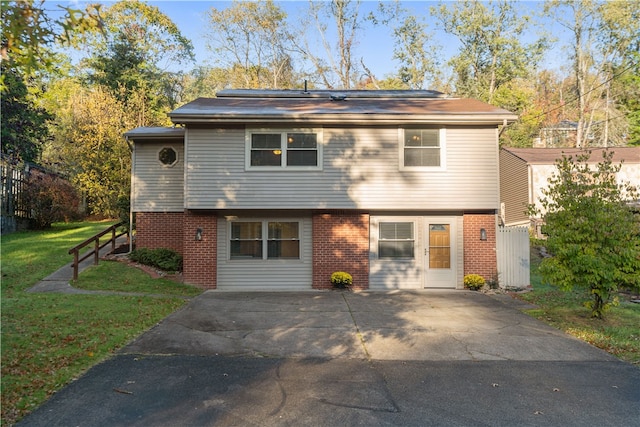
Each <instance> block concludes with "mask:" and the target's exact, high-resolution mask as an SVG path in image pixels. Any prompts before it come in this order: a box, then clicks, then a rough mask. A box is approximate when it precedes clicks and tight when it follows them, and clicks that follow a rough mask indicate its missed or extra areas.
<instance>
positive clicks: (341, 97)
mask: <svg viewBox="0 0 640 427" xmlns="http://www.w3.org/2000/svg"><path fill="white" fill-rule="evenodd" d="M345 99H347V95H344V94H339V95H331V100H332V101H344V100H345Z"/></svg>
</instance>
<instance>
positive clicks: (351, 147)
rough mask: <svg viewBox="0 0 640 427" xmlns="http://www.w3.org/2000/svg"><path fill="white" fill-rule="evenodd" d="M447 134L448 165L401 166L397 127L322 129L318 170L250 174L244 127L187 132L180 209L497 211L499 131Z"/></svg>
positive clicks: (468, 130)
mask: <svg viewBox="0 0 640 427" xmlns="http://www.w3.org/2000/svg"><path fill="white" fill-rule="evenodd" d="M446 132H447V138H446V169H445V170H437V171H430V170H419V171H416V170H400V165H399V153H400V150H399V148H398V128H397V127H384V128H382V127H376V128H329V127H325V128H324V129H323V153H322V158H323V165H322V166H323V167H322V170H319V171H313V170H311V171H291V170H289V171H287V170H282V171H255V170H245V131H244V129H202V128H198V129H188V131H187V136H186V141H187V146H186V157H187V162H188V164H189V168H188V170H187V173H186V177H187V183H188V185H187V188H186V194H185V207H186V208H189V209H272V208H274V209H322V208H334V209H349V208H359V209H411V210H417V209H429V210H438V209H447V210H451V209H460V210H463V209H498V207H499V200H498V198H499V189H498V172H497V171H498V146H497V132H496V129H495V128H494V127H483V128H477V127H476V128H463V127H458V128H448V129H447V130H446Z"/></svg>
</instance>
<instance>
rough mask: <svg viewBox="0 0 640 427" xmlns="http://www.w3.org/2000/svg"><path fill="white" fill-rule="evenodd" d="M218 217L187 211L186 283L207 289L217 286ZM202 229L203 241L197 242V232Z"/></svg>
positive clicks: (185, 234)
mask: <svg viewBox="0 0 640 427" xmlns="http://www.w3.org/2000/svg"><path fill="white" fill-rule="evenodd" d="M217 219H218V218H217V216H216V215H215V214H212V213H197V212H192V211H185V214H184V265H183V271H182V277H183V278H184V282H185V283H189V284H192V285H196V286H199V287H201V288H205V289H215V288H216V286H217V256H218V250H217V236H218V230H217V228H218V227H217V225H218V222H217ZM198 228H201V229H202V240H196V239H195V236H196V230H197V229H198Z"/></svg>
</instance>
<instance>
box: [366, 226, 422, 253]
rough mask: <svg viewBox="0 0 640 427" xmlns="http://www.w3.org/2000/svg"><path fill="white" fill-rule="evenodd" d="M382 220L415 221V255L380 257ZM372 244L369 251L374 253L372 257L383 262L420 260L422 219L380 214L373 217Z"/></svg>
mask: <svg viewBox="0 0 640 427" xmlns="http://www.w3.org/2000/svg"><path fill="white" fill-rule="evenodd" d="M382 222H410V223H413V257H398V258H387V257H383V258H381V257H380V253H379V246H378V244H379V242H380V223H382ZM370 227H371V229H370V231H369V232H370V242H371V243H370V246H369V252H370V253H371V255H372V259H375V260H376V261H377V262H382V263H413V262H416V261H418V260H419V255H420V251H421V250H422V249H421V246H420V245H422V238H421V234H420V233H422V228H421V227H422V226H421V219H420V218H417V217H413V216H380V217H376V218H374V219H372V221H371V224H370Z"/></svg>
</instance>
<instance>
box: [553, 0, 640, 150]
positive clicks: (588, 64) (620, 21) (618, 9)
mask: <svg viewBox="0 0 640 427" xmlns="http://www.w3.org/2000/svg"><path fill="white" fill-rule="evenodd" d="M545 12H546V13H547V14H549V15H550V16H555V17H556V20H557V22H558V23H559V24H560V25H562V26H563V27H565V28H566V29H567V30H568V31H569V33H570V34H571V36H572V41H571V45H569V46H567V47H568V48H569V51H570V58H571V62H572V71H573V83H574V84H573V86H574V102H575V103H576V104H577V105H576V108H575V115H576V118H577V122H578V127H577V136H576V145H577V146H578V147H586V146H587V145H589V144H592V145H601V146H608V145H622V144H624V143H625V140H626V138H627V136H628V130H627V129H628V122H627V121H626V120H624V113H625V112H624V111H620V109H619V107H620V104H619V103H618V102H616V101H617V99H618V96H616V95H617V94H616V93H615V92H613V93H612V89H614V88H617V89H619V90H620V89H623V91H624V87H623V86H621V85H616V81H617V80H618V79H624V78H626V77H625V74H626V71H629V70H631V69H633V67H634V63H635V64H637V61H638V57H637V51H638V48H640V46H639V44H640V43H639V42H638V40H640V10H638V7H637V4H635V3H634V2H598V1H595V0H583V1H580V2H574V1H570V0H552V1H547V2H546V3H545ZM635 69H636V70H637V65H636V68H635ZM627 82H629V81H628V80H627ZM632 83H633V81H632ZM634 90H636V91H637V86H635V88H634V86H632V87H631V94H630V96H631V97H633V96H634V94H633V91H634ZM627 106H631V111H630V113H631V114H632V115H633V112H634V110H633V109H634V108H635V107H634V106H633V103H631V104H630V105H629V104H627ZM590 141H595V143H594V142H590Z"/></svg>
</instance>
